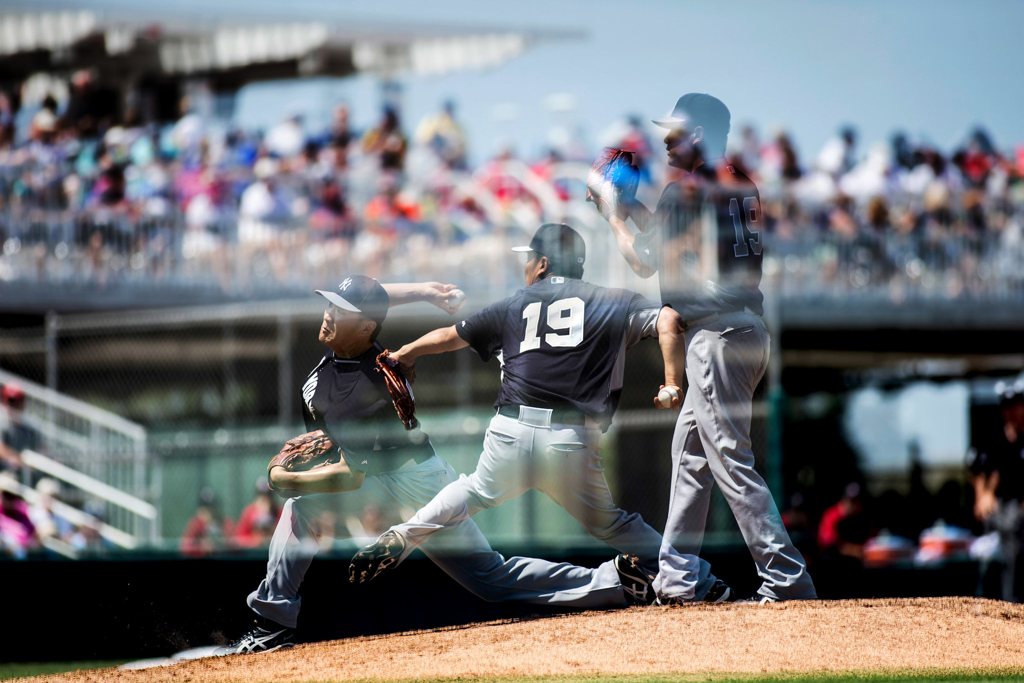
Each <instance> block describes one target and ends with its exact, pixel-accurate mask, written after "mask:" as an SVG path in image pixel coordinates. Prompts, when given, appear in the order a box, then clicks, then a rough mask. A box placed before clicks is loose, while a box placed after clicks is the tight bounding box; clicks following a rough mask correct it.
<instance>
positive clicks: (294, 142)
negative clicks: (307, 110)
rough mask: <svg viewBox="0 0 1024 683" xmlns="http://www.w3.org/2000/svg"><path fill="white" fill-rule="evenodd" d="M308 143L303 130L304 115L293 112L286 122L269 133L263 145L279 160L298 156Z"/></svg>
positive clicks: (282, 122) (274, 127) (279, 124)
mask: <svg viewBox="0 0 1024 683" xmlns="http://www.w3.org/2000/svg"><path fill="white" fill-rule="evenodd" d="M305 142H306V134H305V132H304V131H303V128H302V114H300V113H298V112H293V113H292V114H290V115H289V116H288V118H286V119H285V120H284V121H281V122H280V123H278V124H277V125H275V126H273V127H272V128H271V129H270V130H269V131H267V136H266V137H265V138H264V140H263V143H264V144H265V145H266V146H267V151H269V152H270V153H271V154H273V155H274V156H276V157H278V158H279V159H288V158H290V157H294V156H298V155H299V154H300V153H301V152H302V149H303V146H304V145H305Z"/></svg>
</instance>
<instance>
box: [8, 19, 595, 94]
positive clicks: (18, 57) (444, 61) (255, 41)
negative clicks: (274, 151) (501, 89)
mask: <svg viewBox="0 0 1024 683" xmlns="http://www.w3.org/2000/svg"><path fill="white" fill-rule="evenodd" d="M240 7H241V6H240V5H238V4H235V3H234V2H229V1H225V0H220V1H218V0H208V2H205V3H202V5H198V4H195V3H189V2H187V1H186V2H179V3H173V4H171V3H168V4H165V5H156V4H152V5H151V4H149V3H145V4H143V3H127V2H123V1H118V0H96V1H94V2H81V1H79V2H75V1H71V0H69V1H65V2H61V1H58V0H31V1H30V2H29V1H22V0H9V1H7V2H5V3H4V5H3V7H0V81H3V80H7V81H12V80H13V81H17V80H24V79H26V78H28V77H29V76H31V75H32V74H34V73H40V72H45V73H61V72H71V71H74V70H77V69H82V68H93V69H96V71H97V72H98V73H99V75H100V77H101V78H103V79H104V80H107V79H118V80H120V79H125V78H128V79H138V78H145V77H162V78H171V79H183V78H205V79H208V80H209V82H210V84H211V86H212V87H213V88H214V89H216V90H234V89H237V88H239V87H241V86H242V85H244V84H246V83H249V82H252V81H259V80H269V79H279V78H297V77H306V76H348V75H351V74H355V73H361V72H366V73H373V74H378V75H381V76H384V77H388V76H392V75H396V74H399V73H414V74H441V73H446V72H449V71H455V70H461V69H485V68H491V67H496V66H499V65H501V64H503V63H504V62H507V61H508V60H510V59H513V58H515V57H516V56H518V55H519V54H521V53H522V52H523V51H524V50H526V49H527V48H528V47H530V46H531V45H534V44H536V43H538V42H543V41H548V40H564V39H572V38H579V37H581V35H582V34H580V33H578V32H573V31H553V30H546V29H520V28H509V27H495V26H467V25H450V26H445V25H439V24H425V25H412V24H396V23H393V22H392V23H386V24H385V23H381V22H380V21H376V22H373V21H367V20H359V19H356V18H353V17H351V16H346V15H345V14H343V13H342V12H341V11H339V10H337V9H335V8H332V7H331V5H330V4H328V3H324V5H317V6H315V7H313V6H310V4H309V3H308V2H303V1H302V0H296V1H295V2H285V3H274V4H270V3H266V2H262V1H261V0H253V1H252V2H247V3H245V5H244V8H245V9H244V10H241V9H240Z"/></svg>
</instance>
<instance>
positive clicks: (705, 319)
mask: <svg viewBox="0 0 1024 683" xmlns="http://www.w3.org/2000/svg"><path fill="white" fill-rule="evenodd" d="M733 313H749V314H751V315H756V316H757V317H759V318H760V317H761V314H760V313H758V312H757V311H755V310H754V309H752V308H750V307H749V306H744V307H742V308H732V309H729V310H726V311H718V312H716V313H711V314H709V315H705V316H701V317H700V318H695V319H694V320H684V321H683V323H684V325H685V326H686V329H689V328H691V327H699V326H700V325H706V324H708V323H711V322H714V321H716V320H718V319H719V318H721V317H724V316H727V315H732V314H733Z"/></svg>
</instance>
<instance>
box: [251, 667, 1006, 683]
mask: <svg viewBox="0 0 1024 683" xmlns="http://www.w3.org/2000/svg"><path fill="white" fill-rule="evenodd" d="M416 680H417V681H418V683H452V682H453V681H466V682H469V681H472V683H676V682H678V683H888V682H890V681H891V682H892V683H1006V682H1007V681H1022V682H1024V669H1012V670H1007V669H985V670H977V671H948V670H941V669H937V670H931V671H893V672H888V673H878V672H867V673H822V674H806V673H794V674H741V675H737V674H659V675H655V676H642V675H641V676H541V677H500V678H495V677H481V678H476V677H461V678H437V679H416ZM240 683H241V682H240ZM307 683H332V681H329V680H323V681H308V682H307ZM358 683H375V680H374V679H365V680H363V681H359V682H358ZM376 683H379V681H378V682H376ZM394 683H413V681H412V680H409V681H398V682H394Z"/></svg>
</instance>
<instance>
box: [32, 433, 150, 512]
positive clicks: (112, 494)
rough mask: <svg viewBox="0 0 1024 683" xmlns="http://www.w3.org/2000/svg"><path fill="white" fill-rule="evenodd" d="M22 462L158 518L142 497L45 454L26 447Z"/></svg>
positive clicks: (109, 499) (103, 497) (89, 491)
mask: <svg viewBox="0 0 1024 683" xmlns="http://www.w3.org/2000/svg"><path fill="white" fill-rule="evenodd" d="M21 462H22V464H23V465H24V466H25V467H28V468H30V469H34V470H38V471H39V472H42V473H43V474H48V475H50V476H51V477H54V478H55V479H60V480H61V481H64V482H67V483H68V484H71V485H72V486H74V487H75V488H78V489H81V490H83V491H85V492H86V493H88V494H89V495H91V496H94V497H96V498H100V499H102V500H105V501H106V502H108V503H110V504H112V505H116V506H118V507H120V508H123V509H125V510H128V511H129V512H131V513H134V514H136V515H138V516H139V517H142V518H144V519H148V520H150V521H153V520H155V519H156V516H157V510H156V507H155V506H153V505H152V504H150V503H147V502H146V501H144V500H142V499H141V498H137V497H135V496H133V495H131V494H129V493H125V492H124V491H122V490H121V489H118V488H115V487H113V486H111V485H109V484H105V483H103V482H102V481H100V480H99V479H95V478H93V477H90V476H89V475H87V474H82V473H81V472H79V471H78V470H75V469H72V468H70V467H68V466H67V465H62V464H61V463H59V462H57V461H56V460H54V459H52V458H48V457H46V456H45V455H42V454H40V453H36V452H35V451H32V450H28V449H26V450H24V451H22V452H21Z"/></svg>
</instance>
